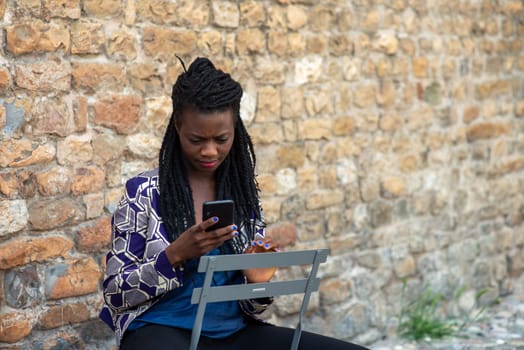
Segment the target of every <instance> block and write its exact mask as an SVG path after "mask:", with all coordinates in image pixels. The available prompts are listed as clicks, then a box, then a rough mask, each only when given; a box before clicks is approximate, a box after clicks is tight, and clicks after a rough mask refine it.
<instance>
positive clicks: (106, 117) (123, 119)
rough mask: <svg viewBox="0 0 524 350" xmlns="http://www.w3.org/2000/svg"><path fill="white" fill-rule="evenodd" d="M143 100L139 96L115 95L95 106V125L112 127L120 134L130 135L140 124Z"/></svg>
mask: <svg viewBox="0 0 524 350" xmlns="http://www.w3.org/2000/svg"><path fill="white" fill-rule="evenodd" d="M141 106H142V98H141V97H140V96H137V95H127V96H124V95H120V96H117V95H113V96H108V97H104V98H102V99H100V100H98V102H97V103H96V104H95V119H94V121H95V123H97V124H101V125H104V126H107V127H110V128H112V129H114V130H115V131H117V132H118V133H119V134H130V133H131V132H133V131H134V130H135V129H136V127H137V124H138V119H139V117H140V113H141Z"/></svg>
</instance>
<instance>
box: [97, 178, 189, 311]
mask: <svg viewBox="0 0 524 350" xmlns="http://www.w3.org/2000/svg"><path fill="white" fill-rule="evenodd" d="M142 185H143V183H142V184H141V185H140V184H136V183H134V182H133V181H132V180H129V181H128V182H127V183H126V193H125V195H124V196H123V198H122V200H121V201H120V203H119V204H118V207H117V209H116V211H115V212H114V214H113V218H112V221H111V226H112V242H111V249H110V251H109V253H108V254H107V256H106V273H105V279H104V283H103V293H104V300H105V302H106V304H107V306H108V307H109V308H110V309H112V310H113V311H115V312H121V311H123V310H126V309H129V308H134V307H136V306H138V305H140V304H142V303H144V302H146V301H148V300H150V299H152V298H155V297H158V296H160V295H162V294H164V293H166V292H167V291H169V290H171V289H174V288H177V287H179V286H180V285H181V283H182V272H181V271H180V269H175V268H173V267H172V266H171V264H170V263H169V261H168V259H167V256H166V253H165V246H167V243H166V242H165V241H164V240H163V238H162V237H160V234H159V233H158V235H159V236H158V237H156V239H157V242H151V240H152V239H153V240H154V239H155V237H153V238H152V237H149V241H147V239H148V238H147V232H148V226H150V221H151V220H157V221H155V222H152V223H151V224H152V225H158V222H159V220H160V219H159V217H158V215H157V214H156V212H155V211H154V210H152V206H151V198H152V197H153V195H152V194H151V193H152V190H151V188H145V189H144V186H142ZM146 187H147V186H146ZM159 246H161V247H162V248H161V249H159V251H158V252H157V253H155V254H151V256H147V254H146V251H147V249H150V247H159ZM157 249H158V248H157Z"/></svg>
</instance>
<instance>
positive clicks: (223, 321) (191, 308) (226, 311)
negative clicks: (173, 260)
mask: <svg viewBox="0 0 524 350" xmlns="http://www.w3.org/2000/svg"><path fill="white" fill-rule="evenodd" d="M218 254H220V251H219V249H215V250H213V251H211V252H210V253H209V254H208V255H218ZM197 263H198V260H196V259H193V260H191V261H189V262H188V263H187V264H186V266H185V267H184V284H183V285H182V286H180V287H178V288H175V289H173V290H172V291H170V292H168V293H167V294H166V295H165V296H164V297H163V298H162V300H160V301H159V302H158V303H157V304H155V305H154V306H152V307H151V308H150V309H149V310H147V311H146V312H144V313H143V314H142V315H140V316H138V317H137V318H136V319H135V320H134V321H133V322H132V323H131V324H130V326H129V328H128V329H129V330H134V329H137V328H140V327H143V326H146V325H147V324H152V323H153V324H160V325H165V326H171V327H177V328H182V329H188V330H191V329H192V328H193V323H194V322H195V317H196V313H197V308H198V304H191V295H192V293H193V289H194V288H197V287H202V285H203V282H204V273H198V272H196V268H197ZM242 282H243V279H242V274H241V273H240V272H238V271H237V272H235V271H231V272H215V273H214V274H213V281H212V282H211V284H212V285H226V284H240V283H242ZM245 325H246V324H245V321H244V317H243V314H242V311H241V309H240V306H239V305H238V301H236V300H233V301H225V302H215V303H209V304H207V305H206V310H205V313H204V320H203V322H202V335H204V336H206V337H210V338H225V337H227V336H230V335H231V334H233V333H235V332H238V331H239V330H241V329H243V328H244V327H245Z"/></svg>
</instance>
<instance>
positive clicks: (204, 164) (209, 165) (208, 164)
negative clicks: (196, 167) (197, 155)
mask: <svg viewBox="0 0 524 350" xmlns="http://www.w3.org/2000/svg"><path fill="white" fill-rule="evenodd" d="M199 163H200V165H201V166H202V167H203V168H208V169H209V168H213V167H214V166H215V165H216V164H217V163H218V161H216V160H212V161H200V162H199Z"/></svg>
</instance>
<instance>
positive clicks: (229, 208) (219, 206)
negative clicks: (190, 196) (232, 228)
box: [202, 199, 234, 231]
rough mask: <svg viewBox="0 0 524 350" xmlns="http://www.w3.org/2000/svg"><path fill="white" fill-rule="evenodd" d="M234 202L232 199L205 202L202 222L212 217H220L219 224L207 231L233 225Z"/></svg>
mask: <svg viewBox="0 0 524 350" xmlns="http://www.w3.org/2000/svg"><path fill="white" fill-rule="evenodd" d="M233 212H234V202H233V201H232V200H230V199H225V200H219V201H209V202H204V204H203V205H202V221H205V220H207V219H209V218H210V217H213V216H216V217H218V222H217V223H216V224H214V225H213V226H211V227H209V228H208V229H207V230H206V231H213V230H216V229H218V228H222V227H225V226H228V225H232V224H233Z"/></svg>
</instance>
